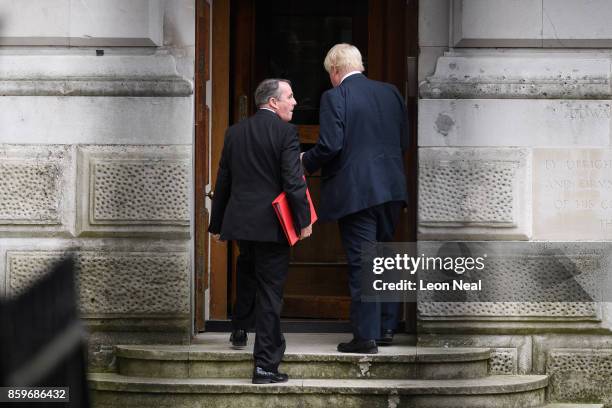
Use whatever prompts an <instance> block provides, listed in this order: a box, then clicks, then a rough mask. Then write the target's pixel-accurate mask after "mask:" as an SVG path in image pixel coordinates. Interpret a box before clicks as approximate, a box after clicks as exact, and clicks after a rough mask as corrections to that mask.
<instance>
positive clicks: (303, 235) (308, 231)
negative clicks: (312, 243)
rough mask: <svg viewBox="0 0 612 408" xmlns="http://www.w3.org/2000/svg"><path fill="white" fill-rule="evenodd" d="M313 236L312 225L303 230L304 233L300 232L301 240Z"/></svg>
mask: <svg viewBox="0 0 612 408" xmlns="http://www.w3.org/2000/svg"><path fill="white" fill-rule="evenodd" d="M311 234H312V224H310V225H309V226H307V227H305V228H302V232H300V239H301V240H302V239H304V238H308V237H309V236H310V235H311Z"/></svg>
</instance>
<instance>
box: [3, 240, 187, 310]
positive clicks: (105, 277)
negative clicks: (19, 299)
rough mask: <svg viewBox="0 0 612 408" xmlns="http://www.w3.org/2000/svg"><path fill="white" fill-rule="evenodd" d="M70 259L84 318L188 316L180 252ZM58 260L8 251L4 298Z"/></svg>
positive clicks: (92, 253) (90, 254) (101, 254)
mask: <svg viewBox="0 0 612 408" xmlns="http://www.w3.org/2000/svg"><path fill="white" fill-rule="evenodd" d="M75 256H76V266H77V282H76V284H77V288H78V292H79V303H80V309H81V312H82V313H84V314H93V315H97V314H122V315H134V314H136V315H138V314H177V313H188V312H189V276H190V275H189V257H188V254H187V253H185V252H167V253H163V252H118V251H116V252H103V251H82V252H78V253H76V254H75ZM60 257H61V253H58V252H20V251H14V252H8V253H7V273H8V288H7V290H8V293H9V294H10V295H15V294H18V293H20V292H21V291H23V290H25V289H26V288H27V287H29V286H30V285H31V284H32V283H33V282H34V281H35V280H36V279H37V278H38V277H40V276H41V275H42V274H44V272H45V271H46V270H48V267H49V266H50V265H52V264H53V263H54V262H56V261H57V260H58V259H60Z"/></svg>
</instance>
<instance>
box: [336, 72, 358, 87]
mask: <svg viewBox="0 0 612 408" xmlns="http://www.w3.org/2000/svg"><path fill="white" fill-rule="evenodd" d="M355 74H361V71H351V72H349V73H348V74H346V75H345V76H343V77H342V79H341V80H340V84H341V83H342V81H344V80H345V79H346V78H348V77H350V76H351V75H355ZM340 84H338V85H340Z"/></svg>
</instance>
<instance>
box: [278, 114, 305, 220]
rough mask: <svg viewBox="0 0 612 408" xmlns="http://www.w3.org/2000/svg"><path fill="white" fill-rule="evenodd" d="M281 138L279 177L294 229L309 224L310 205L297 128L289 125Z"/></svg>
mask: <svg viewBox="0 0 612 408" xmlns="http://www.w3.org/2000/svg"><path fill="white" fill-rule="evenodd" d="M290 129H291V130H290V131H289V133H287V134H286V135H285V137H284V138H283V142H284V145H283V148H282V151H281V177H282V181H283V191H284V192H285V193H286V194H287V199H288V201H289V206H290V207H291V213H292V215H293V222H294V224H295V228H296V231H298V232H299V231H300V230H301V229H302V228H304V227H307V226H309V225H310V205H309V204H308V199H307V198H306V181H305V180H304V172H303V171H302V166H301V164H300V142H299V140H298V134H297V129H296V128H295V127H294V126H291V128H290Z"/></svg>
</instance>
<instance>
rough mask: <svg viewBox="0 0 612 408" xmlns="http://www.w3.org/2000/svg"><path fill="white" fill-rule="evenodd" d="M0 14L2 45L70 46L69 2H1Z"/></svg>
mask: <svg viewBox="0 0 612 408" xmlns="http://www.w3.org/2000/svg"><path fill="white" fill-rule="evenodd" d="M0 14H1V15H2V16H3V18H2V21H3V23H2V34H1V35H2V36H1V37H0V44H1V45H10V44H15V43H16V44H30V45H64V46H66V45H68V36H69V31H70V0H53V1H48V0H37V1H36V0H35V1H31V2H26V3H24V2H22V1H19V0H2V2H0ZM20 16H28V18H23V17H21V18H20Z"/></svg>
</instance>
